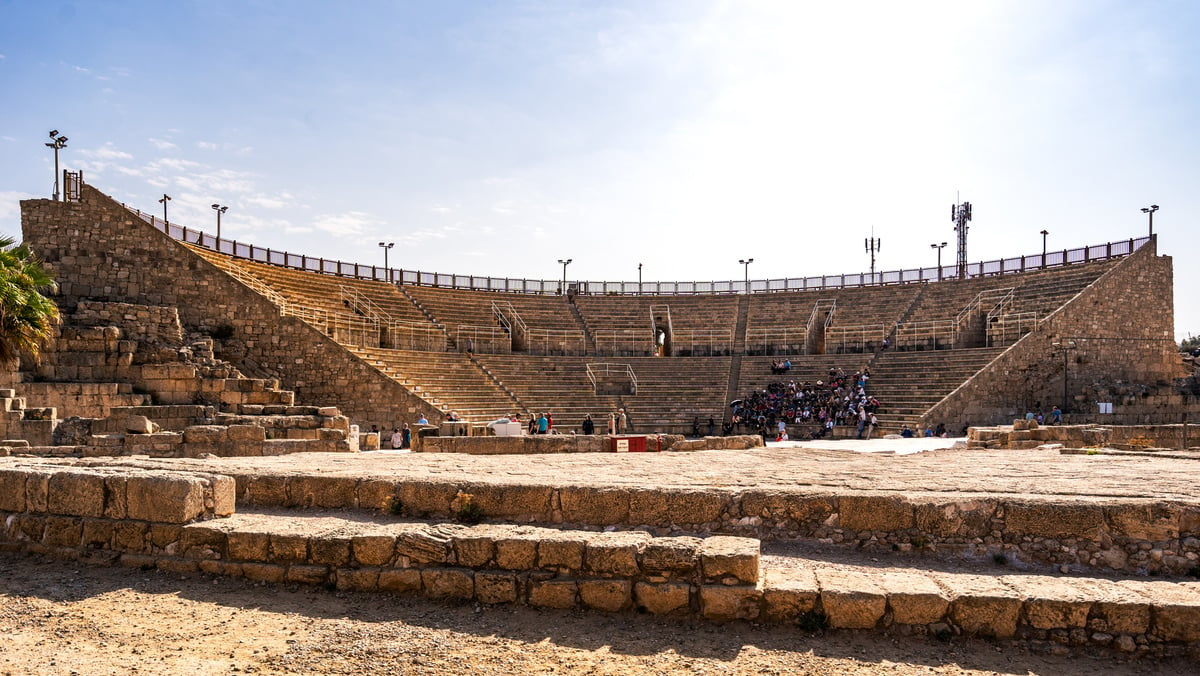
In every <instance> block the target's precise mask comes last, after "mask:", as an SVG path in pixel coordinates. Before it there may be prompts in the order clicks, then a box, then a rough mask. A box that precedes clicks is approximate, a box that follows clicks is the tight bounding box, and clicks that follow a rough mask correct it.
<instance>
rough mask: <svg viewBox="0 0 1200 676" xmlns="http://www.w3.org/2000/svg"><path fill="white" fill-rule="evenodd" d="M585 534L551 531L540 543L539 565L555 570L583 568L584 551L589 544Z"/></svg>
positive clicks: (577, 569)
mask: <svg viewBox="0 0 1200 676" xmlns="http://www.w3.org/2000/svg"><path fill="white" fill-rule="evenodd" d="M585 537H586V536H585V535H583V534H580V535H572V534H570V533H549V534H547V535H546V536H545V537H544V538H542V540H541V542H539V543H538V567H540V568H549V569H555V570H567V571H579V570H582V569H583V551H584V548H585V547H586V546H587V540H585V539H584V538H585Z"/></svg>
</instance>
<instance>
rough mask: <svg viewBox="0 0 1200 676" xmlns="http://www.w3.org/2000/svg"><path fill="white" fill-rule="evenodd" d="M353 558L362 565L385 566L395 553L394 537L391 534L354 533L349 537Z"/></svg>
mask: <svg viewBox="0 0 1200 676" xmlns="http://www.w3.org/2000/svg"><path fill="white" fill-rule="evenodd" d="M350 547H351V550H352V551H353V552H354V559H355V560H356V561H358V562H359V563H360V564H362V565H364V566H386V565H388V564H390V563H391V562H392V557H394V556H395V555H396V538H395V536H392V535H356V536H354V537H352V538H350Z"/></svg>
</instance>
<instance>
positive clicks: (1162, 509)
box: [1104, 502, 1180, 541]
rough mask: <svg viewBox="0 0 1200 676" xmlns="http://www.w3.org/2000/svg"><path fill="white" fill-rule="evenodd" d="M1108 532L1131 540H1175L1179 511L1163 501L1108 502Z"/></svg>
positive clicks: (1105, 513)
mask: <svg viewBox="0 0 1200 676" xmlns="http://www.w3.org/2000/svg"><path fill="white" fill-rule="evenodd" d="M1104 515H1105V517H1107V520H1108V526H1109V531H1110V532H1111V533H1112V535H1114V536H1119V537H1126V538H1129V539H1131V540H1150V541H1156V540H1159V541H1161V540H1174V539H1175V538H1178V537H1179V523H1180V512H1179V507H1178V506H1176V505H1171V504H1165V503H1161V502H1158V503H1152V504H1145V503H1141V504H1125V505H1107V506H1105V507H1104Z"/></svg>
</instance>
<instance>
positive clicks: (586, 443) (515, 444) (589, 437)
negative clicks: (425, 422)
mask: <svg viewBox="0 0 1200 676" xmlns="http://www.w3.org/2000/svg"><path fill="white" fill-rule="evenodd" d="M762 446H763V440H762V437H760V436H758V435H755V434H749V435H741V436H730V437H704V438H703V439H687V438H685V437H684V436H683V435H681V434H651V435H646V450H647V451H649V452H658V451H708V450H745V449H748V448H761V447H762ZM414 450H416V451H418V452H421V453H466V454H469V455H534V454H539V453H602V452H607V451H610V450H612V437H610V436H608V435H603V434H600V435H593V434H547V435H523V436H519V437H484V436H480V437H425V438H423V439H421V440H420V443H419V444H418V445H417V448H415V449H414Z"/></svg>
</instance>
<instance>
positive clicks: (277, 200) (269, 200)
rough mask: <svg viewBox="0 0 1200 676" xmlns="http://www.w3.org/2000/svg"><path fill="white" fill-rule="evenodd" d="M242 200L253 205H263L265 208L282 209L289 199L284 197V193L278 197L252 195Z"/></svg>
mask: <svg viewBox="0 0 1200 676" xmlns="http://www.w3.org/2000/svg"><path fill="white" fill-rule="evenodd" d="M242 202H243V203H245V204H248V205H250V206H253V207H262V208H264V209H282V208H284V207H285V206H287V205H288V202H287V200H285V199H283V198H282V195H281V196H278V197H271V196H268V195H251V196H250V197H247V198H245V199H243V200H242Z"/></svg>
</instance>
